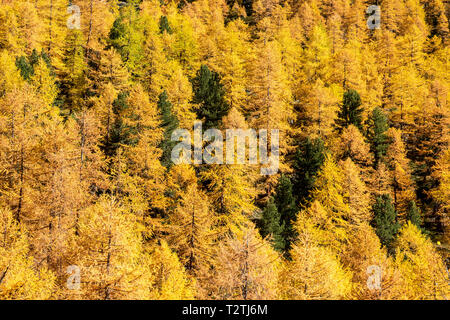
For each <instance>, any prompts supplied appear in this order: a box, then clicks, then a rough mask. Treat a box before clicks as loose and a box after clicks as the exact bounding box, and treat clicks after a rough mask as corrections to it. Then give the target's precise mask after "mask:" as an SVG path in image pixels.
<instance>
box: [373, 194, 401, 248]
mask: <svg viewBox="0 0 450 320" xmlns="http://www.w3.org/2000/svg"><path fill="white" fill-rule="evenodd" d="M372 210H373V213H374V217H373V220H372V225H373V227H374V228H375V233H376V234H377V236H378V238H380V241H381V244H383V245H384V246H386V247H387V248H388V251H389V252H390V253H393V252H392V243H393V241H394V239H395V236H396V234H397V232H398V229H399V228H400V225H399V224H398V222H397V212H396V211H395V208H394V205H393V204H392V199H391V196H390V195H388V194H383V195H382V196H379V197H378V198H377V200H376V203H375V204H374V205H373V206H372Z"/></svg>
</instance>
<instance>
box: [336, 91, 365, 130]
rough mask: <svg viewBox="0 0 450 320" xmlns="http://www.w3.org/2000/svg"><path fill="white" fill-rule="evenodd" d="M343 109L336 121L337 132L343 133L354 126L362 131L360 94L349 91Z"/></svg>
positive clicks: (343, 101)
mask: <svg viewBox="0 0 450 320" xmlns="http://www.w3.org/2000/svg"><path fill="white" fill-rule="evenodd" d="M340 107H341V109H340V110H339V111H338V117H337V119H336V121H335V128H336V130H337V131H338V132H339V133H341V132H342V130H343V129H344V128H346V127H348V126H349V125H351V124H352V125H354V126H355V127H357V128H358V129H359V130H362V112H363V108H362V107H361V98H360V96H359V93H358V92H356V91H355V90H353V89H349V90H347V91H346V92H345V93H344V97H343V99H342V104H341V106H340Z"/></svg>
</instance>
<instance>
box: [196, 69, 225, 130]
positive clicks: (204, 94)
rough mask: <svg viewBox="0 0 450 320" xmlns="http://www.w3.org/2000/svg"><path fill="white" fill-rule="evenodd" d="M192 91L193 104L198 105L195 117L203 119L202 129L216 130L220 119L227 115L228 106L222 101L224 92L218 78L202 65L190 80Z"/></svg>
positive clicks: (217, 75) (216, 74)
mask: <svg viewBox="0 0 450 320" xmlns="http://www.w3.org/2000/svg"><path fill="white" fill-rule="evenodd" d="M192 85H193V89H194V98H193V103H196V104H198V105H199V108H198V109H197V117H198V118H199V119H202V120H203V119H204V121H205V122H204V128H205V130H206V129H210V128H217V127H218V126H219V124H220V123H221V121H222V117H224V116H226V115H227V114H228V111H229V110H230V106H229V105H228V103H227V102H226V101H225V99H224V95H225V90H224V89H223V86H222V84H221V83H220V76H219V74H218V73H217V72H215V71H214V70H209V68H208V66H206V65H202V66H201V68H200V70H199V71H197V75H196V77H195V78H194V79H193V80H192Z"/></svg>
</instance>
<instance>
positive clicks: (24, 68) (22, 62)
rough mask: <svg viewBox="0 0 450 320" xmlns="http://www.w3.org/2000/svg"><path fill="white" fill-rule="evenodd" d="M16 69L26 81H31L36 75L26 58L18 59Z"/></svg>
mask: <svg viewBox="0 0 450 320" xmlns="http://www.w3.org/2000/svg"><path fill="white" fill-rule="evenodd" d="M16 67H17V69H18V70H19V71H20V75H21V76H22V78H23V79H24V80H30V78H31V76H32V75H33V74H34V69H33V66H32V65H31V64H30V63H28V60H27V58H26V57H24V56H21V57H17V58H16Z"/></svg>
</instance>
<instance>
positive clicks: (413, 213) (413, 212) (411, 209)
mask: <svg viewBox="0 0 450 320" xmlns="http://www.w3.org/2000/svg"><path fill="white" fill-rule="evenodd" d="M406 219H407V220H408V221H410V222H411V223H412V224H413V225H415V226H416V227H417V228H418V229H419V230H421V225H422V216H421V214H420V209H419V208H418V207H417V206H416V203H415V202H414V201H412V200H411V201H410V202H409V204H408V214H407V216H406Z"/></svg>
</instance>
